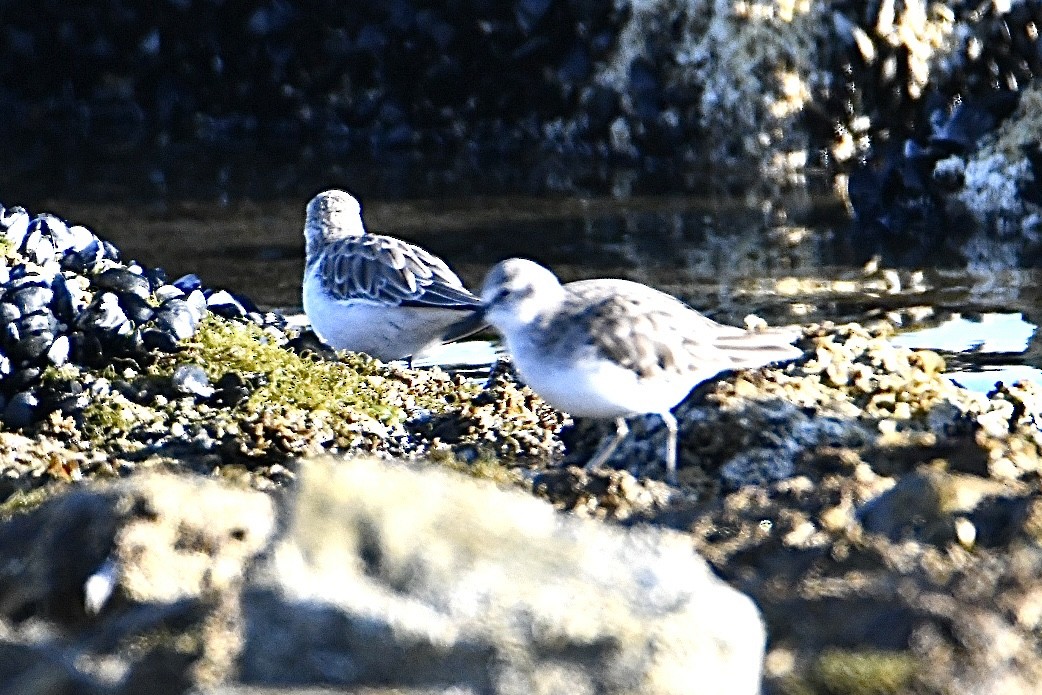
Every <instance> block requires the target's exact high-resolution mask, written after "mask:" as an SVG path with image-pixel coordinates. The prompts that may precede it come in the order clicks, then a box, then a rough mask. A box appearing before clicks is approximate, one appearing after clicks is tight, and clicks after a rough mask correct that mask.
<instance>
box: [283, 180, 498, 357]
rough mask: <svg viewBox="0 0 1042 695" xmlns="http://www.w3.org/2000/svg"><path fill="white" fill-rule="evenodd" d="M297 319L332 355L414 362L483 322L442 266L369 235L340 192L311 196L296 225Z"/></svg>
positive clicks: (354, 205)
mask: <svg viewBox="0 0 1042 695" xmlns="http://www.w3.org/2000/svg"><path fill="white" fill-rule="evenodd" d="M304 243H305V251H306V256H307V263H306V265H305V268H304V286H303V295H304V297H303V299H304V313H305V314H307V317H308V320H310V321H311V326H312V328H314V330H315V333H317V334H318V336H319V337H320V338H322V340H324V341H325V342H326V343H328V344H329V345H330V346H331V347H333V348H335V349H337V350H351V351H353V352H364V353H367V354H369V355H371V356H373V357H375V358H377V359H380V360H384V361H387V360H395V359H402V358H405V357H414V356H416V355H418V354H420V353H422V352H424V351H425V350H428V349H430V348H432V347H436V346H438V345H441V344H443V343H448V342H452V341H453V340H458V339H460V338H463V337H466V336H468V335H470V334H471V333H474V332H476V331H478V330H480V329H481V328H483V327H484V326H485V325H486V324H485V322H484V321H483V319H482V318H481V313H480V311H479V308H480V300H479V299H478V298H477V297H475V296H474V295H473V294H471V293H470V292H469V291H468V290H467V289H466V288H465V287H464V286H463V283H462V282H461V281H460V279H459V278H458V277H457V276H456V274H455V273H454V272H452V270H450V269H449V267H448V266H447V265H445V262H444V261H442V260H441V259H440V258H438V257H437V256H434V255H433V254H431V253H428V252H427V251H424V250H423V249H421V248H419V247H417V246H413V245H412V244H409V243H407V242H404V241H402V240H401V239H395V238H394V237H389V236H382V235H379V234H369V233H368V232H367V231H366V229H365V225H364V224H363V223H362V209H361V206H360V205H359V204H358V201H357V200H355V198H354V197H353V196H352V195H351V194H349V193H346V192H344V191H337V190H330V191H325V192H323V193H319V194H318V195H317V196H315V197H314V198H312V200H311V202H309V203H308V206H307V220H306V222H305V224H304Z"/></svg>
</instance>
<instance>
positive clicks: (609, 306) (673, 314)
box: [547, 281, 801, 377]
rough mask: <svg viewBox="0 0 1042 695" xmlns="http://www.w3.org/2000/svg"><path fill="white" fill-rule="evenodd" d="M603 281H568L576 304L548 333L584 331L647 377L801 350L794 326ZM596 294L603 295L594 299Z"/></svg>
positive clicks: (757, 361)
mask: <svg viewBox="0 0 1042 695" xmlns="http://www.w3.org/2000/svg"><path fill="white" fill-rule="evenodd" d="M604 282H605V281H583V282H577V283H570V284H568V285H566V288H568V289H569V291H570V294H571V296H572V297H573V298H574V299H575V301H574V302H573V303H572V306H573V307H574V310H573V311H565V312H564V314H563V315H561V316H559V317H558V319H557V321H558V325H557V326H555V327H554V330H553V331H547V333H548V334H549V333H553V332H557V333H559V334H560V333H570V334H571V336H570V340H571V341H572V342H573V343H574V340H576V339H577V338H578V337H581V338H582V339H585V340H587V341H588V342H589V343H591V346H592V347H593V348H594V349H595V350H596V351H597V352H599V353H600V354H602V355H603V356H605V357H607V358H608V359H611V360H613V361H616V362H618V363H620V364H621V365H623V366H625V367H627V368H630V369H633V370H634V371H636V372H637V373H638V374H640V375H641V376H642V377H651V376H654V375H656V374H660V373H663V372H666V373H670V372H672V373H677V372H681V373H682V372H688V371H695V370H700V371H708V370H712V371H724V370H726V369H737V368H741V367H757V366H761V365H764V364H769V363H770V362H777V361H782V360H787V359H793V358H794V357H798V356H799V355H800V354H801V353H800V351H799V350H798V349H797V348H795V347H793V346H792V345H790V344H789V343H791V342H792V341H793V340H795V338H796V337H797V334H796V333H794V332H791V331H785V330H777V329H776V330H769V331H763V332H752V331H747V330H745V329H742V328H737V327H735V326H727V325H724V324H720V323H717V322H716V321H713V320H712V319H710V318H708V317H706V316H703V315H702V314H700V313H698V312H697V311H695V310H694V309H692V308H690V307H688V306H687V305H686V304H684V303H683V302H681V301H680V300H678V299H676V298H674V297H672V296H670V295H667V294H665V293H662V292H659V291H658V290H655V289H652V288H649V287H647V286H646V285H639V284H637V283H630V282H625V281H607V283H608V284H604ZM576 286H578V287H576ZM592 297H597V298H598V300H599V301H594V302H592V303H591V302H590V299H591V298H592ZM580 331H585V335H581V336H580V333H579V332H580Z"/></svg>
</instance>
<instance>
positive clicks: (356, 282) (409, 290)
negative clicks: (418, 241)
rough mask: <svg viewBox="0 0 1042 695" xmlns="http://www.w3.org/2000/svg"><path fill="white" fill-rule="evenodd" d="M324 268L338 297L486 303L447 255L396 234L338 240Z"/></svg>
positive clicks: (453, 304)
mask: <svg viewBox="0 0 1042 695" xmlns="http://www.w3.org/2000/svg"><path fill="white" fill-rule="evenodd" d="M319 270H320V273H321V275H322V277H323V278H324V283H325V289H326V291H327V292H329V293H330V294H331V295H332V296H333V297H334V298H336V299H344V300H347V299H363V300H370V301H373V302H378V303H381V304H392V305H401V306H419V307H445V308H476V307H478V306H479V305H480V304H481V300H480V299H479V298H478V297H476V296H474V295H473V294H472V293H470V292H469V291H467V289H466V288H465V287H463V283H462V282H460V279H459V278H458V277H456V274H455V273H453V272H452V271H451V270H450V269H449V267H448V266H447V265H445V263H444V262H443V261H442V260H441V259H439V258H438V257H436V256H433V255H431V254H430V253H427V252H426V251H424V250H423V249H421V248H418V247H416V246H413V245H411V244H408V243H406V242H404V241H400V240H398V239H393V238H391V237H379V236H373V235H369V236H365V237H360V238H351V239H343V240H341V241H338V242H337V243H335V244H332V245H331V246H330V247H329V248H328V249H327V250H326V253H325V255H324V257H323V260H322V265H321V267H320V269H319Z"/></svg>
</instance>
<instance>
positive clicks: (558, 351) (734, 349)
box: [481, 258, 801, 481]
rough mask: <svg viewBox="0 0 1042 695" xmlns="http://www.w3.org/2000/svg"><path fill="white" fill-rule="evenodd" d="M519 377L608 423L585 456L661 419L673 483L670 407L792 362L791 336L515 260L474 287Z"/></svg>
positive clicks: (559, 403)
mask: <svg viewBox="0 0 1042 695" xmlns="http://www.w3.org/2000/svg"><path fill="white" fill-rule="evenodd" d="M481 298H482V303H483V305H484V307H485V317H486V319H487V320H488V321H489V323H490V324H492V326H493V327H495V328H496V329H497V330H498V331H499V332H500V333H501V334H502V335H503V338H504V340H505V342H506V346H507V350H508V351H509V352H510V354H511V357H512V358H513V360H514V363H515V365H516V366H517V370H518V372H519V373H520V375H521V377H522V378H523V379H524V380H525V381H526V382H527V383H528V385H529V386H531V387H532V388H533V389H534V390H535V391H536V392H537V393H539V394H540V395H541V396H542V397H543V398H544V399H545V400H546V401H548V402H549V403H550V404H551V405H553V406H554V407H556V408H559V409H561V410H564V411H566V412H568V413H571V414H572V415H578V416H580V417H595V418H612V419H614V420H615V423H616V434H615V437H614V438H612V439H610V440H609V441H608V442H606V444H605V445H604V446H602V447H601V449H600V450H599V451H598V452H597V454H596V455H595V456H594V457H593V458H592V459H591V461H590V463H589V464H588V466H589V467H596V466H599V465H601V464H602V463H604V461H606V460H607V459H608V457H609V456H610V455H611V453H612V452H613V451H614V449H615V447H616V446H617V445H618V443H619V442H620V441H622V439H623V437H624V436H625V435H626V432H627V431H628V430H627V428H626V423H625V418H627V417H630V416H633V415H639V414H644V413H655V414H658V415H660V416H661V417H662V419H663V421H664V422H665V424H666V427H667V429H668V430H669V432H670V437H669V440H668V441H667V452H666V454H667V455H666V465H667V476H668V477H669V479H670V480H671V481H675V471H676V420H675V418H674V417H673V415H672V414H671V412H670V410H671V409H672V408H673V407H674V406H675V405H676V404H677V403H679V402H680V401H681V399H683V398H684V396H686V395H687V394H688V392H690V391H691V389H693V388H694V387H695V386H697V385H698V384H699V383H701V382H703V381H705V380H707V379H710V378H712V377H713V376H715V375H716V374H718V373H720V372H722V371H725V370H728V369H739V368H748V367H759V366H762V365H765V364H769V363H771V362H778V361H783V360H789V359H793V358H795V357H798V356H799V355H800V354H801V353H800V351H799V350H798V349H796V348H795V347H793V346H792V345H790V343H791V342H792V341H793V340H794V339H795V338H796V337H797V334H796V333H794V332H791V331H780V330H768V331H763V332H753V331H748V330H745V329H741V328H736V327H734V326H725V325H723V324H719V323H717V322H716V321H713V320H712V319H709V318H707V317H705V316H703V315H702V314H700V313H698V312H697V311H695V310H694V309H692V308H690V307H688V306H687V305H685V304H684V303H683V302H681V301H679V300H678V299H676V298H674V297H672V296H670V295H668V294H665V293H663V292H659V291H658V290H655V289H652V288H650V287H647V286H646V285H641V284H639V283H636V282H630V281H628V280H614V279H603V280H582V281H579V282H572V283H568V284H566V285H561V283H560V282H559V281H558V280H557V278H556V277H555V276H554V274H553V273H551V272H550V271H549V270H547V269H546V268H543V267H542V266H540V265H538V264H536V263H533V262H532V261H526V260H523V259H518V258H515V259H510V260H507V261H503V262H501V263H499V264H498V265H496V266H495V267H494V268H492V270H491V271H489V273H488V275H487V276H486V278H485V283H484V286H483V288H482V291H481Z"/></svg>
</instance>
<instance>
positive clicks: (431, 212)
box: [4, 196, 1042, 378]
mask: <svg viewBox="0 0 1042 695" xmlns="http://www.w3.org/2000/svg"><path fill="white" fill-rule="evenodd" d="M4 202H11V203H18V204H23V205H26V206H27V207H30V208H31V209H33V210H34V211H40V212H42V211H54V212H56V213H57V214H59V215H60V216H61V217H64V218H66V219H70V220H74V221H76V222H79V223H84V224H87V225H88V226H90V227H92V228H93V229H94V230H95V231H97V232H98V233H99V234H100V235H102V236H104V237H106V238H109V239H111V240H112V241H113V242H114V243H116V245H117V246H119V247H120V248H121V249H123V250H124V253H125V254H126V255H127V256H128V257H131V258H135V259H137V260H140V261H141V262H143V263H145V264H147V265H151V266H157V265H158V266H162V267H164V268H166V269H167V271H168V273H169V274H170V275H172V276H176V275H180V274H183V273H188V272H194V273H196V274H198V275H200V276H201V277H202V278H203V281H204V282H205V283H206V284H207V285H210V286H214V287H224V288H228V289H231V290H233V291H237V292H241V293H244V294H246V295H248V296H250V297H252V298H253V299H254V300H255V301H257V302H258V303H259V304H261V305H262V306H268V307H276V308H280V309H288V310H297V309H299V306H300V278H301V274H302V271H303V241H302V238H301V227H302V224H303V206H304V203H305V202H306V201H305V200H304V199H300V200H297V199H293V200H282V201H267V202H263V203H255V202H249V201H240V202H233V203H231V204H217V203H199V202H176V203H175V202H166V203H151V204H148V205H138V206H115V205H104V204H95V203H83V202H78V201H70V200H40V201H4ZM363 204H364V213H365V216H366V221H367V223H368V225H369V227H370V229H372V230H373V231H378V232H381V233H385V234H392V235H395V236H400V237H402V238H405V239H408V240H409V241H412V242H414V243H417V244H419V245H421V246H424V247H426V248H429V249H430V250H431V251H433V252H434V253H435V254H437V255H439V256H441V257H443V258H445V259H446V260H447V261H448V262H449V263H450V264H451V265H452V266H453V267H454V268H455V269H456V270H457V271H458V272H459V274H460V276H461V277H462V278H463V279H464V281H465V282H466V283H467V284H468V285H469V286H471V287H473V288H476V287H477V286H479V285H480V282H481V279H482V277H483V275H484V273H485V271H486V270H487V269H488V268H489V267H490V266H491V265H493V264H494V263H495V262H496V261H498V260H501V259H503V258H506V257H509V256H523V257H528V258H532V259H533V260H536V261H539V262H541V263H543V264H545V265H548V266H549V267H551V268H552V269H553V270H554V272H555V273H557V274H558V276H560V277H561V279H562V280H564V281H569V280H576V279H581V278H589V277H605V276H609V277H624V278H628V279H632V280H636V281H638V282H644V283H647V284H649V285H653V286H655V287H658V288H659V289H662V290H664V291H666V292H669V293H671V294H674V295H676V296H678V297H681V298H682V299H684V300H685V301H687V302H688V303H690V304H691V305H692V306H694V307H695V308H697V309H699V310H701V311H703V312H704V313H706V314H708V315H710V316H711V317H713V318H715V319H717V320H719V321H723V322H728V323H733V324H741V322H742V319H743V317H744V316H745V315H746V314H748V313H756V314H758V315H760V316H762V317H764V318H765V319H767V320H768V321H769V322H770V323H775V324H782V323H801V324H806V323H811V322H819V321H824V320H831V321H835V322H844V321H871V320H873V319H876V318H886V319H887V320H888V321H890V322H891V323H896V324H898V325H900V326H902V327H904V328H906V329H909V332H906V333H904V334H902V335H901V336H900V337H898V338H897V340H898V342H900V343H901V344H903V345H908V346H910V347H928V348H934V349H940V350H944V351H949V352H954V353H958V354H959V357H960V359H959V360H955V361H952V360H950V361H951V362H952V363H953V364H955V365H956V368H957V369H961V370H962V371H963V372H966V373H974V374H978V373H979V374H982V375H983V374H984V373H985V372H984V371H983V370H984V369H985V368H987V369H994V368H995V361H996V360H997V359H1001V360H1004V361H1003V365H1007V366H1008V365H1014V366H1016V365H1023V364H1026V363H1038V364H1042V359H1036V358H1038V357H1042V347H1040V346H1038V345H1036V342H1037V341H1036V340H1035V339H1034V333H1035V326H1036V325H1038V323H1039V320H1042V317H1039V315H1038V307H1040V306H1042V296H1040V294H1042V290H1040V289H1039V288H1040V287H1042V283H1040V282H1039V280H1040V277H1039V274H1038V271H1035V270H1017V269H1013V270H1001V271H995V272H991V271H988V272H973V271H972V270H971V271H967V270H965V269H958V268H946V267H931V268H923V269H922V270H895V269H890V268H880V267H876V266H873V265H868V266H861V265H856V264H854V262H853V259H852V257H851V256H850V255H849V254H848V253H847V252H846V250H845V249H844V248H843V246H842V244H839V243H837V242H836V241H835V240H836V239H837V238H839V237H840V236H841V235H840V234H839V233H838V232H839V231H841V230H843V229H844V228H845V227H846V225H847V224H848V220H847V218H846V216H845V213H844V211H843V210H842V209H840V208H838V207H837V205H836V203H835V201H833V200H832V199H827V200H822V201H813V200H807V199H804V198H801V199H799V200H796V201H781V202H779V203H777V204H775V205H772V206H770V207H767V208H755V207H750V206H749V205H747V204H745V203H744V202H742V201H737V200H719V199H712V200H710V199H705V198H695V197H691V196H676V197H662V196H656V197H634V198H628V199H625V200H616V199H612V198H596V199H593V198H564V197H561V198H525V197H509V196H504V197H492V198H490V197H484V198H483V197H470V198H458V199H452V198H447V199H437V200H403V201H381V200H366V201H364V203H363ZM458 349H459V350H464V351H470V352H474V351H475V350H476V351H477V352H480V353H481V355H480V356H479V355H478V354H477V353H474V354H470V353H469V352H468V353H467V354H466V355H459V356H454V354H453V352H451V351H450V353H449V354H448V355H447V356H445V359H446V360H448V361H453V360H460V361H462V362H464V363H472V362H473V360H474V359H477V358H478V357H480V359H486V358H488V356H489V355H490V354H491V350H492V349H493V348H492V347H490V346H489V345H487V344H485V345H484V346H483V347H466V348H458ZM985 354H989V355H992V356H993V357H994V359H992V360H991V361H988V360H981V356H982V355H985ZM436 359H437V358H436ZM960 360H964V362H962V361H960ZM987 373H988V374H991V372H987ZM1016 373H1027V374H1028V375H1029V376H1031V377H1037V376H1038V374H1037V372H1034V371H1030V370H1029V371H1028V372H1023V371H1022V370H1020V371H1017V372H1016ZM963 378H967V377H965V376H964V377H963ZM984 378H991V377H984Z"/></svg>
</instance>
